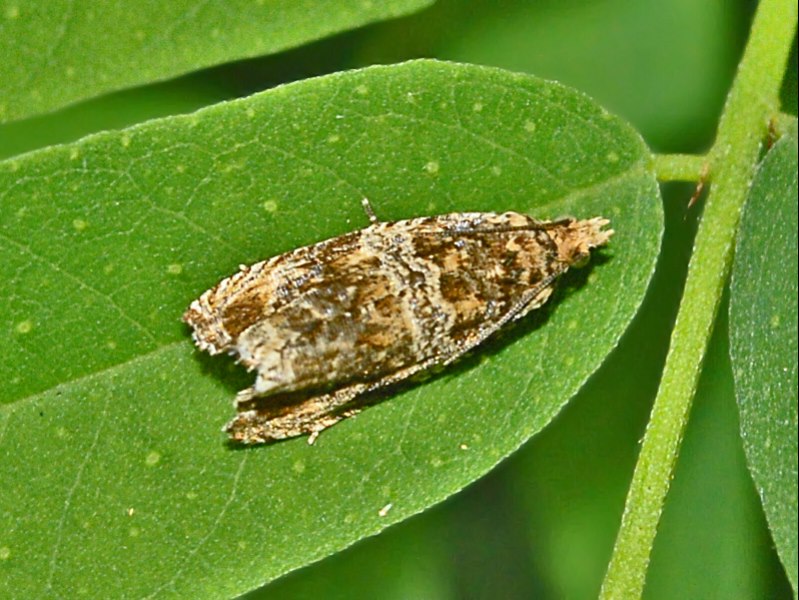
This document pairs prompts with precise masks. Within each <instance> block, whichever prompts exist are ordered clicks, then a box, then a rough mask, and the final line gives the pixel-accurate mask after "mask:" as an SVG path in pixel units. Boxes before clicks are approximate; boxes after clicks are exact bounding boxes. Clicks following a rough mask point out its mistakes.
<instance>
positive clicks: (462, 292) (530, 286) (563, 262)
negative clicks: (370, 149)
mask: <svg viewBox="0 0 799 600" xmlns="http://www.w3.org/2000/svg"><path fill="white" fill-rule="evenodd" d="M364 207H365V209H366V210H367V214H368V215H369V216H370V221H371V223H370V225H369V226H367V227H365V228H363V229H360V230H358V231H353V232H351V233H346V234H344V235H340V236H338V237H334V238H331V239H328V240H325V241H322V242H319V243H316V244H313V245H310V246H305V247H302V248H298V249H296V250H292V251H290V252H286V253H285V254H281V255H279V256H275V257H273V258H270V259H268V260H265V261H262V262H258V263H255V264H253V265H251V266H245V265H242V266H241V268H240V270H239V272H237V273H236V274H234V275H231V276H230V277H227V278H226V279H223V280H222V281H220V282H219V283H218V284H217V285H215V286H214V287H212V288H211V289H209V290H208V291H206V292H205V293H203V294H202V295H201V296H200V297H199V298H198V299H197V300H195V301H194V302H192V303H191V305H190V306H189V308H188V310H187V311H186V313H185V314H184V315H183V320H184V321H185V322H186V323H188V324H189V325H190V326H191V327H192V328H193V330H194V331H193V334H192V336H193V338H194V341H195V343H196V344H197V346H198V347H199V348H200V349H201V350H205V351H207V352H209V353H210V354H218V353H221V352H227V353H229V354H231V355H233V356H234V357H236V358H237V360H238V361H239V362H241V363H242V364H243V365H244V366H245V367H247V369H249V370H254V371H256V378H255V383H254V384H253V385H252V386H251V387H249V388H247V389H245V390H242V391H240V392H239V393H238V394H237V395H236V399H235V403H234V404H235V407H236V411H237V414H236V416H235V418H234V419H233V420H231V421H230V422H229V423H228V424H227V425H226V426H225V428H224V431H226V432H227V433H228V434H229V435H230V438H231V439H232V440H234V441H236V442H241V443H244V444H258V443H263V442H269V441H273V440H280V439H285V438H291V437H294V436H299V435H309V436H310V437H309V443H313V441H314V440H315V439H316V437H317V436H318V435H319V432H321V431H322V430H324V429H326V428H327V427H330V426H331V425H333V424H335V423H337V422H339V421H341V420H342V419H345V418H347V417H350V416H352V415H354V414H356V413H357V412H358V411H359V410H360V409H361V408H362V406H361V405H360V404H359V402H358V400H359V397H361V396H362V395H364V394H367V393H369V392H372V391H374V390H378V389H380V388H384V387H386V386H390V385H392V384H395V383H397V382H401V381H403V380H406V379H408V378H410V377H412V376H414V375H415V374H417V373H420V372H422V371H425V370H427V369H430V368H431V367H434V366H444V365H448V364H450V363H452V362H453V361H455V360H457V359H458V358H459V357H461V356H463V355H464V354H465V353H467V352H469V351H470V350H471V349H473V348H474V347H476V346H478V345H479V344H481V343H482V342H483V341H484V340H486V338H488V337H490V336H491V335H492V334H494V333H495V332H496V331H497V330H498V329H500V328H501V327H502V326H504V325H505V324H506V323H509V322H511V321H515V320H518V319H521V318H522V317H524V316H525V315H526V314H527V313H529V312H530V311H531V310H534V309H536V308H538V307H540V306H541V305H542V304H544V303H545V302H546V301H547V299H548V298H549V297H550V295H551V294H552V291H553V289H554V284H555V281H556V279H557V278H558V277H559V276H560V275H562V274H563V273H565V272H566V271H567V270H568V269H569V268H570V267H572V266H575V265H581V264H583V263H585V262H586V261H587V260H588V259H589V257H590V253H591V250H592V249H593V248H597V247H599V246H603V245H604V244H606V243H607V241H608V239H609V238H610V236H611V235H612V234H613V230H611V229H605V226H606V225H608V224H609V221H608V220H607V219H604V218H602V217H596V218H591V219H587V220H577V219H573V218H563V219H558V220H554V221H540V220H536V219H534V218H532V217H530V216H527V215H524V214H520V213H516V212H504V213H493V212H463V213H450V214H442V215H436V216H429V217H420V218H414V219H408V220H402V221H395V222H379V221H378V220H377V219H376V218H375V217H374V213H373V212H372V211H371V207H370V206H369V205H368V201H364Z"/></svg>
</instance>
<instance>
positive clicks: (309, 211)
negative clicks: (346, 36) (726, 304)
mask: <svg viewBox="0 0 799 600" xmlns="http://www.w3.org/2000/svg"><path fill="white" fill-rule="evenodd" d="M0 165H1V167H0V171H1V173H0V203H2V211H0V215H1V217H0V218H2V222H0V265H2V268H3V270H4V271H3V273H2V277H0V282H2V283H0V286H2V287H0V297H2V298H3V299H4V303H5V305H6V306H7V308H8V310H7V311H6V312H4V313H3V314H2V315H0V318H1V319H2V325H0V331H3V332H4V337H5V339H3V340H2V343H3V345H4V347H6V348H8V349H9V350H8V352H7V359H6V360H5V361H3V362H2V363H1V364H0V380H3V381H6V382H8V385H6V386H5V387H4V390H3V401H4V402H6V403H7V406H6V407H5V408H4V409H3V410H2V412H0V419H1V420H0V432H1V433H0V444H2V448H3V451H4V453H5V454H6V455H7V456H8V457H9V458H8V459H7V460H4V461H3V462H2V463H0V480H2V481H3V486H2V492H1V494H2V495H0V531H2V532H3V533H2V536H0V539H2V542H0V545H1V546H2V550H3V554H2V556H3V559H4V560H3V563H2V567H3V568H4V570H5V575H6V576H5V577H4V578H3V580H2V581H3V585H6V586H9V587H8V589H14V590H15V591H18V593H20V594H23V595H25V594H26V595H28V596H38V595H42V594H43V593H44V592H45V591H49V592H51V593H54V594H56V595H67V596H68V595H73V594H75V593H78V592H81V591H89V592H92V591H97V590H103V592H104V593H106V594H111V595H113V594H115V593H116V592H121V590H124V591H125V593H126V594H129V595H132V596H149V595H152V596H158V595H167V594H170V593H174V594H177V595H186V594H188V593H189V590H191V593H192V594H199V595H206V596H215V597H216V596H226V595H230V594H233V593H239V592H241V591H244V590H246V589H250V588H252V587H253V586H255V585H257V584H258V583H260V582H263V581H265V580H268V579H270V578H273V577H275V576H276V575H279V574H280V573H283V572H285V571H287V570H290V569H292V568H296V567H297V566H300V565H302V564H306V563H308V562H310V561H311V560H314V559H317V558H320V557H322V556H324V555H326V554H328V553H330V552H332V551H334V550H336V549H340V548H342V547H343V546H346V545H348V544H350V543H352V542H353V541H355V540H357V539H359V538H361V537H363V536H366V535H369V534H373V533H376V532H377V531H379V530H380V529H382V528H384V527H385V526H387V525H388V524H390V523H392V522H395V521H398V520H401V519H403V518H405V517H407V516H409V515H411V514H414V513H416V512H418V511H420V510H422V509H424V508H426V507H428V506H429V505H430V504H432V503H434V502H437V501H439V500H441V499H443V498H444V497H446V496H448V495H450V494H452V493H453V492H455V491H457V490H458V489H460V488H461V487H463V486H464V485H465V484H466V483H468V482H470V481H472V480H474V479H475V478H477V477H479V476H480V475H482V474H483V473H485V472H486V471H487V470H488V469H489V468H491V467H492V466H493V465H494V464H496V462H497V461H498V460H500V459H501V458H502V457H504V456H507V455H508V453H510V452H512V451H513V450H514V449H515V448H517V447H518V446H519V444H521V443H522V442H523V441H524V440H525V439H527V438H528V437H529V436H530V435H532V434H533V433H534V432H536V431H538V430H539V429H540V428H541V427H543V426H544V425H545V424H546V423H547V422H549V421H550V420H551V418H552V417H553V415H554V414H555V413H556V412H557V411H558V410H559V408H560V407H561V406H562V405H563V403H564V402H565V401H566V400H567V399H568V398H569V397H570V396H571V395H572V394H573V393H574V392H575V391H576V390H577V389H578V388H579V387H580V386H581V385H582V383H583V382H584V381H585V379H586V377H587V376H588V375H589V374H590V373H591V372H592V371H593V370H594V369H595V368H596V367H597V366H598V364H599V363H600V362H601V361H602V359H603V358H604V356H605V355H606V354H607V353H608V352H609V351H610V349H611V348H612V347H613V346H614V345H615V343H616V341H617V340H618V338H619V336H620V335H621V333H622V331H623V330H624V328H625V327H626V325H627V323H628V322H629V320H630V319H631V317H632V315H633V313H634V312H635V310H636V308H637V307H638V305H639V303H640V301H641V298H642V296H643V293H644V290H645V288H646V284H647V281H648V279H649V276H650V274H651V272H652V269H653V265H654V259H655V256H656V255H657V251H658V247H659V239H660V230H661V213H660V203H659V201H658V195H657V186H656V184H655V182H654V179H653V177H652V174H651V172H650V170H649V156H648V154H647V152H646V149H645V147H644V146H643V144H642V143H641V141H640V139H639V138H638V137H637V136H636V134H635V133H634V132H633V131H632V130H631V129H629V128H628V127H627V126H626V125H624V124H623V123H622V122H620V121H619V120H618V119H616V118H613V117H611V116H609V115H608V114H607V113H605V112H604V111H602V110H601V109H600V108H598V107H597V106H596V105H594V103H593V102H591V101H590V100H588V99H587V98H585V97H583V96H581V95H579V94H577V93H575V92H573V91H570V90H568V89H565V88H563V87H561V86H559V85H556V84H552V83H545V82H542V81H540V80H537V79H534V78H530V77H525V76H519V75H514V74H509V73H506V72H502V71H496V70H492V69H486V68H479V67H466V66H458V65H452V64H441V63H431V62H418V63H409V64H406V65H400V66H396V67H391V68H373V69H366V70H363V71H358V72H351V73H345V74H340V75H334V76H330V77H325V78H321V79H316V80H309V81H307V82H303V83H299V84H294V85H290V86H285V87H282V88H278V89H275V90H273V91H270V92H267V93H264V94H260V95H258V96H255V97H252V98H250V99H248V100H245V101H239V102H232V103H228V104H223V105H219V106H216V107H212V108H209V109H207V110H204V111H201V112H199V113H196V114H195V115H190V116H187V117H175V118H171V119H165V120H162V121H155V122H150V123H148V124H145V125H142V126H140V127H137V128H133V129H130V130H126V131H122V132H116V133H108V134H99V135H97V136H93V137H91V138H87V139H85V140H84V141H82V142H80V143H78V144H74V145H71V146H65V147H54V148H50V149H46V150H42V151H39V152H36V153H32V154H28V155H26V156H24V157H21V158H19V159H17V160H15V161H7V162H5V163H0ZM363 196H367V197H369V198H370V199H371V200H372V202H373V205H374V207H375V210H376V211H377V212H378V214H379V215H380V216H381V218H383V219H396V218H402V217H409V216H412V215H419V214H430V213H438V212H447V211H451V210H492V209H494V210H504V209H516V210H523V211H526V212H529V213H531V214H535V215H537V216H539V217H544V218H546V217H554V216H556V215H561V214H564V213H572V214H576V215H578V216H590V215H596V214H603V215H605V216H608V217H610V218H611V219H612V220H613V226H614V228H615V229H616V231H617V235H616V236H615V237H614V240H613V244H612V245H611V246H610V247H609V248H608V249H607V251H606V252H603V253H602V255H603V256H604V259H602V258H601V257H599V258H598V259H597V260H595V261H593V267H592V268H589V269H588V270H583V271H579V272H573V273H572V274H571V275H570V277H569V278H567V280H566V281H565V282H564V285H563V286H562V287H561V288H560V292H559V293H558V297H557V298H556V299H555V301H554V302H552V303H551V305H550V308H549V309H548V310H546V311H541V313H540V314H539V315H537V316H535V317H534V318H532V319H530V320H528V321H527V322H526V323H525V324H523V325H522V326H521V327H519V328H517V329H516V330H515V331H514V332H512V333H511V334H510V335H509V336H506V338H505V339H504V340H498V341H496V342H495V343H494V344H492V345H490V346H489V347H488V348H485V349H484V351H483V352H480V353H479V354H477V355H476V356H474V357H473V358H471V359H468V360H466V361H463V362H462V363H461V364H460V365H459V366H458V367H457V368H455V369H452V370H449V371H447V372H446V373H445V374H444V375H443V376H441V377H438V378H437V379H435V380H433V381H430V382H428V383H426V384H424V385H421V386H418V387H416V388H413V389H410V390H407V391H405V392H404V393H402V394H397V395H396V397H395V398H392V399H391V400H390V401H388V402H385V403H383V404H381V405H379V406H376V407H374V408H371V409H369V410H368V411H366V412H365V413H364V414H363V415H360V416H359V417H358V418H356V419H354V420H350V421H348V422H346V423H342V424H341V425H339V426H337V427H335V428H333V429H332V430H331V431H329V432H325V434H324V435H322V437H321V438H320V439H319V441H318V442H317V444H316V445H315V446H314V447H308V446H307V444H305V442H304V441H303V440H301V439H300V440H295V441H290V442H286V443H282V444H277V445H274V446H270V447H266V448H263V447H262V448H255V449H253V450H244V451H234V450H231V449H230V448H229V447H228V446H227V445H226V444H225V442H224V436H223V435H222V434H221V433H219V431H218V429H219V427H220V426H221V425H222V424H223V423H224V422H225V421H226V420H227V418H228V417H229V416H230V414H231V408H230V400H231V398H232V395H233V393H234V391H235V390H236V389H237V388H238V387H241V386H243V385H246V382H247V381H248V380H249V378H248V377H247V376H246V375H244V374H242V373H240V372H238V371H233V370H232V368H231V364H230V363H231V361H229V360H228V359H224V358H223V359H221V360H214V359H211V358H209V357H206V356H204V355H200V354H198V353H195V352H194V351H193V349H192V347H191V344H190V342H189V339H188V335H187V331H186V330H185V328H184V327H182V326H181V324H180V322H179V317H180V314H181V312H182V311H183V310H184V308H185V306H186V305H187V304H188V302H189V301H190V300H192V299H193V298H194V297H195V296H196V295H197V294H199V293H200V292H201V291H203V290H204V289H205V288H207V287H208V286H210V285H212V284H213V283H215V282H216V281H217V280H218V279H219V278H220V277H221V276H224V275H227V274H229V273H231V272H232V271H234V270H235V269H236V267H237V265H238V264H239V263H242V262H243V263H249V262H253V261H255V260H258V259H260V258H263V257H265V256H268V255H271V254H275V253H278V252H281V251H285V250H288V249H290V248H294V247H297V246H299V245H302V244H306V243H312V242H314V241H317V240H320V239H324V238H326V237H329V236H332V235H335V234H338V233H342V232H345V231H348V230H351V229H354V228H356V227H358V226H361V225H364V224H365V223H366V219H365V217H364V216H363V214H362V213H361V209H360V205H359V199H360V198H361V197H363ZM20 498H25V502H24V503H20V502H19V499H20ZM388 503H392V505H393V508H392V510H391V511H390V512H389V513H388V515H387V516H386V517H380V516H379V515H378V511H379V510H380V509H381V508H382V507H384V506H385V505H387V504H388ZM31 565H46V567H44V572H43V573H41V572H40V576H39V577H31V575H30V566H31Z"/></svg>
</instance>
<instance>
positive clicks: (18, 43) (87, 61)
mask: <svg viewBox="0 0 799 600" xmlns="http://www.w3.org/2000/svg"><path fill="white" fill-rule="evenodd" d="M430 2H431V0H388V1H382V2H368V1H367V2H358V3H353V2H347V1H345V0H305V1H302V2H297V1H296V0H257V1H256V2H253V1H252V0H206V1H204V2H186V1H183V2H158V1H156V0H136V1H131V0H123V1H120V2H91V1H85V0H84V1H81V2H75V1H74V0H70V1H67V0H29V1H28V2H23V3H11V4H6V5H5V6H4V8H3V9H2V11H3V12H2V13H0V56H2V57H3V60H2V61H0V122H3V121H6V120H9V121H10V120H14V119H21V118H24V117H28V116H31V115H35V114H37V113H41V112H45V111H50V110H53V109H56V108H59V107H61V106H64V105H66V104H70V103H73V102H77V101H79V100H83V99H85V98H89V97H92V96H97V95H99V94H102V93H105V92H110V91H112V90H118V89H121V88H125V87H130V86H135V85H142V84H146V83H151V82H153V81H159V80H162V79H168V78H170V77H175V76H177V75H181V74H183V73H187V72H189V71H194V70H196V69H201V68H204V67H208V66H211V65H216V64H219V63H224V62H229V61H233V60H239V59H242V58H249V57H253V56H260V55H263V54H272V53H275V52H279V51H281V50H285V49H287V48H292V47H294V46H299V45H301V44H305V43H307V42H310V41H313V40H317V39H319V38H322V37H325V36H328V35H331V34H334V33H337V32H340V31H346V30H348V29H354V28H356V27H361V26H363V25H366V24H368V23H372V22H374V21H378V20H381V19H387V18H390V17H396V16H399V15H403V14H407V13H409V12H412V11H413V10H417V9H419V8H421V7H423V6H426V5H427V4H429V3H430Z"/></svg>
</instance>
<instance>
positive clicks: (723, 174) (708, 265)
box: [600, 0, 797, 599]
mask: <svg viewBox="0 0 799 600" xmlns="http://www.w3.org/2000/svg"><path fill="white" fill-rule="evenodd" d="M796 18H797V7H796V3H795V1H794V0H763V1H762V2H761V3H760V5H759V6H758V9H757V12H756V14H755V19H754V22H753V24H752V31H751V34H750V38H749V42H748V44H747V47H746V50H745V52H744V56H743V58H742V60H741V63H740V65H739V67H738V74H737V75H736V78H735V81H734V82H733V86H732V89H731V90H730V93H729V95H728V97H727V103H726V106H725V108H724V112H723V114H722V116H721V122H720V124H719V129H718V136H717V139H716V142H715V144H714V146H713V148H712V150H711V152H710V154H709V157H708V158H709V164H710V173H711V176H712V179H713V184H712V188H711V191H710V193H709V194H708V198H707V202H706V205H705V210H704V214H703V217H702V221H701V223H700V225H699V230H698V232H697V236H696V241H695V243H694V252H693V255H692V257H691V261H690V265H689V267H688V278H687V280H686V284H685V292H684V295H683V299H682V302H681V304H680V309H679V312H678V315H677V321H676V323H675V326H674V331H673V332H672V337H671V343H670V346H669V354H668V356H667V358H666V364H665V367H664V371H663V378H662V380H661V384H660V388H659V390H658V393H657V397H656V398H655V404H654V407H653V409H652V415H651V419H650V421H649V424H648V426H647V431H646V434H645V436H644V441H643V444H642V447H641V453H640V455H639V457H638V463H637V465H636V468H635V472H634V474H633V480H632V483H631V485H630V490H629V493H628V496H627V503H626V505H625V509H624V516H623V517H622V523H621V528H620V530H619V534H618V537H617V539H616V545H615V547H614V549H613V555H612V557H611V560H610V564H609V566H608V571H607V574H606V575H605V580H604V582H603V584H602V591H601V592H600V597H601V598H603V599H609V598H614V599H615V598H624V599H631V598H640V597H641V594H642V592H643V589H644V583H645V581H646V572H647V567H648V564H649V557H650V553H651V550H652V545H653V542H654V539H655V533H656V530H657V524H658V521H659V520H660V515H661V513H662V510H663V504H664V502H665V499H666V494H667V492H668V489H669V484H670V482H671V479H672V476H673V473H674V465H675V464H676V460H677V454H678V451H679V446H680V442H681V441H682V436H683V432H684V429H685V424H686V422H687V419H688V414H689V412H690V409H691V401H692V399H693V396H694V392H695V391H696V385H697V381H698V378H699V373H700V368H701V364H702V359H703V357H704V354H705V350H706V347H707V343H708V341H709V339H710V334H711V331H712V328H713V322H714V320H715V316H716V311H717V310H718V305H719V301H720V298H721V293H722V290H723V288H724V284H725V282H726V279H727V275H728V272H729V268H730V264H731V261H732V248H733V243H734V240H735V232H736V228H737V225H738V219H739V216H740V212H741V209H742V207H743V204H744V201H745V199H746V194H747V191H748V188H749V182H750V181H751V178H752V175H753V172H754V169H755V166H756V164H757V160H758V157H759V153H760V148H761V141H762V140H763V139H764V137H765V135H766V133H767V129H768V123H769V119H770V118H771V117H773V116H775V115H777V114H778V112H779V89H780V84H781V82H782V77H783V73H784V70H785V65H786V62H787V59H788V53H789V51H790V48H791V43H792V41H793V37H794V32H795V30H796Z"/></svg>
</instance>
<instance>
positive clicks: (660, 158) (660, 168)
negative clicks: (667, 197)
mask: <svg viewBox="0 0 799 600" xmlns="http://www.w3.org/2000/svg"><path fill="white" fill-rule="evenodd" d="M707 162H708V157H707V156H700V155H695V154H656V155H655V157H654V163H655V164H654V166H655V173H656V174H657V178H658V181H697V180H699V179H702V177H703V175H704V170H705V167H706V165H707Z"/></svg>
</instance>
